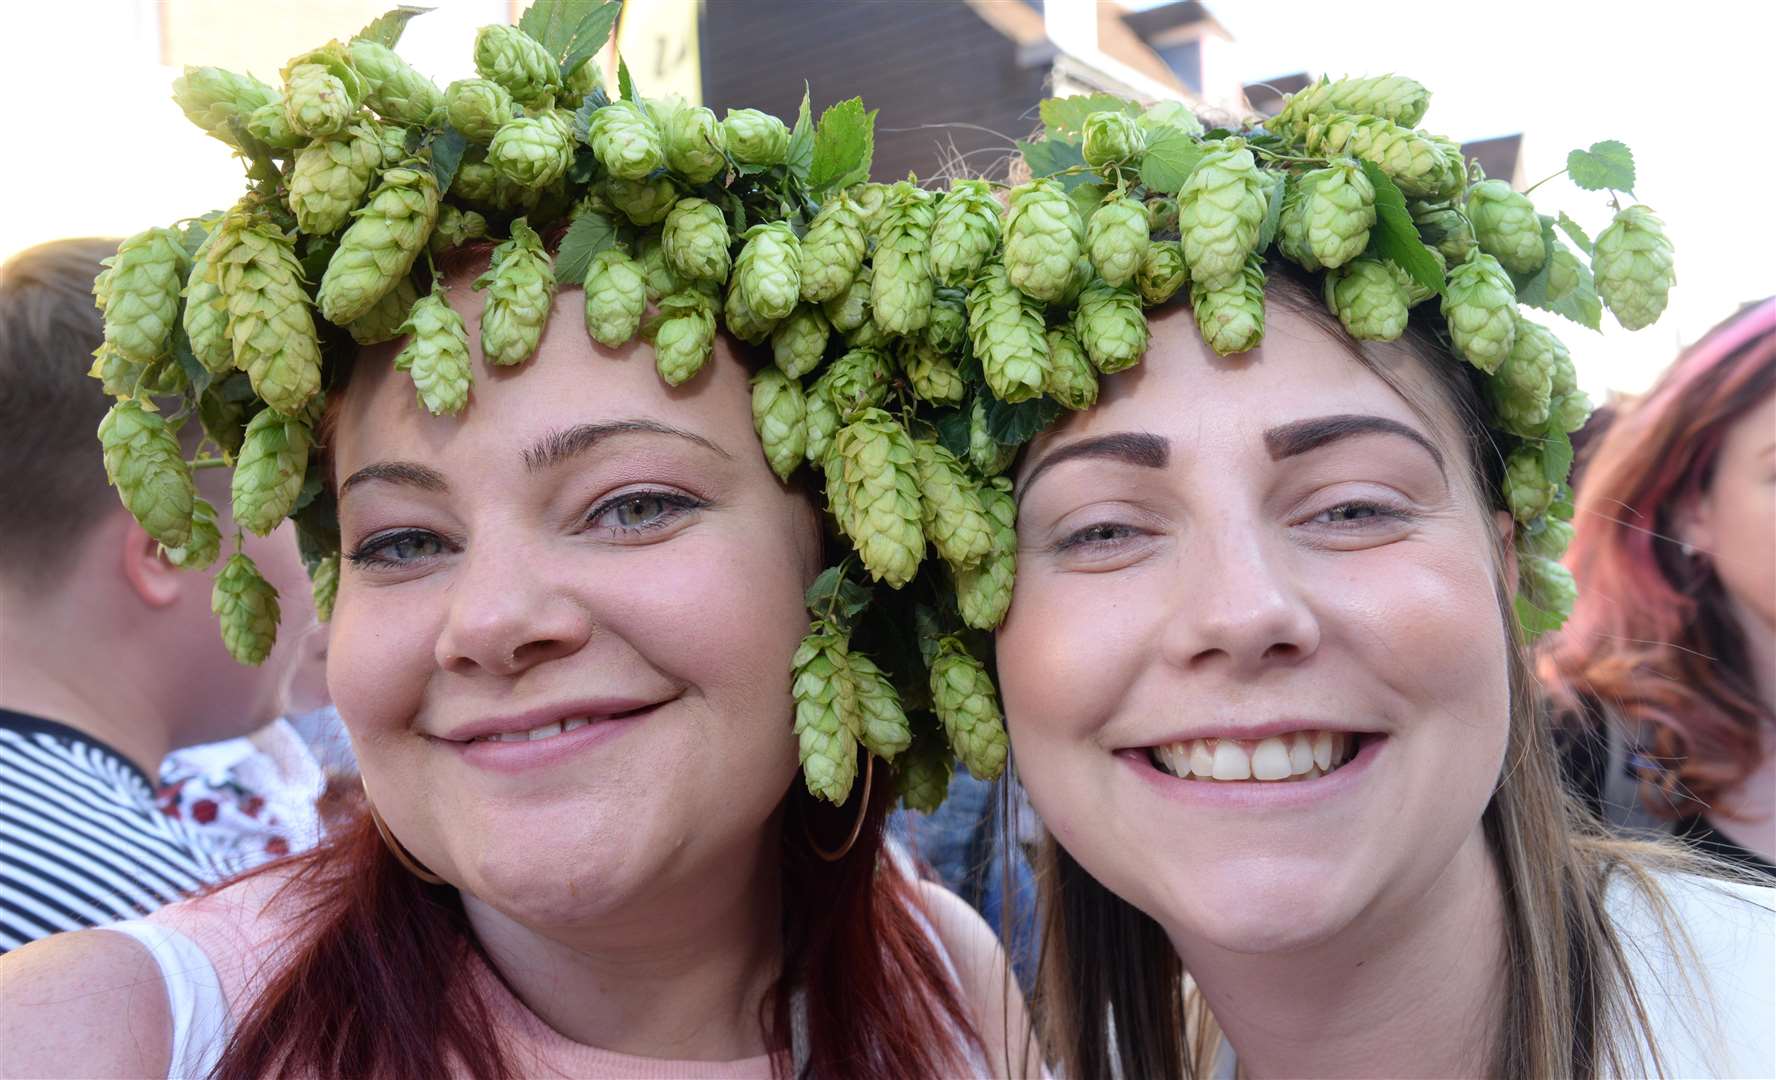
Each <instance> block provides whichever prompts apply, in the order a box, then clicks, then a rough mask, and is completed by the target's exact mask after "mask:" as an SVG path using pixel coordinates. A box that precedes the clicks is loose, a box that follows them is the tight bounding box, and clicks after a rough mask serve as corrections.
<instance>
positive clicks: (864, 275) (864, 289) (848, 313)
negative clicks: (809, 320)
mask: <svg viewBox="0 0 1776 1080" xmlns="http://www.w3.org/2000/svg"><path fill="white" fill-rule="evenodd" d="M874 276H875V271H874V269H873V268H872V267H870V266H868V265H864V266H862V267H860V268H858V271H857V274H856V276H855V277H853V278H852V279H851V284H849V285H847V286H845V289H844V291H843V292H841V293H839V294H838V295H837V296H835V297H832V298H831V299H829V300H826V301H824V302H823V303H822V304H821V310H822V311H824V312H826V317H827V319H828V320H829V321H830V322H831V323H832V324H833V329H834V330H837V331H839V332H840V333H842V334H846V333H850V332H851V331H853V330H855V329H857V328H858V327H860V326H863V325H864V324H866V323H869V322H870V321H871V320H870V282H871V280H872V279H873V278H874Z"/></svg>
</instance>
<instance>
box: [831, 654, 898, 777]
mask: <svg viewBox="0 0 1776 1080" xmlns="http://www.w3.org/2000/svg"><path fill="white" fill-rule="evenodd" d="M847 659H848V660H849V661H850V666H851V682H852V685H853V687H854V688H855V689H856V692H857V718H858V731H857V738H858V741H859V742H861V743H863V748H864V749H865V750H868V751H869V752H870V753H872V754H874V755H876V756H877V757H879V758H882V759H883V760H885V761H893V760H894V759H895V757H896V756H897V755H899V754H900V752H901V751H903V750H905V749H906V748H907V747H908V746H911V745H912V742H913V729H912V725H911V724H908V723H907V718H906V713H905V712H903V711H902V710H901V707H900V695H899V694H897V693H895V690H894V684H893V683H891V682H889V681H888V676H887V675H885V674H883V673H882V669H881V668H879V667H877V666H876V662H875V661H874V660H871V659H870V658H869V657H867V656H865V655H864V654H863V653H860V652H854V653H851V654H850V655H849V657H847Z"/></svg>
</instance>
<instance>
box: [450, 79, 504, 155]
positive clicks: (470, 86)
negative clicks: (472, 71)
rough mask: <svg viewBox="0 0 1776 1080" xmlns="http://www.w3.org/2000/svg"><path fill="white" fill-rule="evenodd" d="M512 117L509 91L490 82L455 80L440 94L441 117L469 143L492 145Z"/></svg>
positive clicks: (484, 80)
mask: <svg viewBox="0 0 1776 1080" xmlns="http://www.w3.org/2000/svg"><path fill="white" fill-rule="evenodd" d="M513 113H514V106H513V104H512V93H511V91H509V90H507V89H506V88H505V87H503V86H501V85H500V84H499V83H496V82H494V81H493V80H491V79H458V80H457V81H456V82H453V83H451V84H450V85H449V86H448V87H447V88H446V89H445V90H444V115H445V116H447V117H448V118H449V119H450V126H451V127H453V128H455V129H456V130H458V131H460V132H462V133H463V137H464V138H466V139H468V140H469V141H470V142H474V143H483V144H485V143H490V142H492V141H493V137H494V135H495V134H496V133H497V132H498V131H499V129H500V127H501V126H502V125H504V124H505V123H506V122H507V121H508V120H510V119H512V116H513Z"/></svg>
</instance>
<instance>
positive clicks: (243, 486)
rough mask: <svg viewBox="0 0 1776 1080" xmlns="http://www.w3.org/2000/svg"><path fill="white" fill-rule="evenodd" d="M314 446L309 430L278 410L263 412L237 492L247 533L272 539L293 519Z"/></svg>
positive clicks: (253, 424) (254, 424)
mask: <svg viewBox="0 0 1776 1080" xmlns="http://www.w3.org/2000/svg"><path fill="white" fill-rule="evenodd" d="M313 445H314V437H313V436H312V435H311V434H310V433H309V430H308V425H307V424H305V423H303V422H302V421H300V420H294V419H291V418H290V417H288V416H285V415H283V414H282V413H280V412H278V411H277V410H276V409H261V410H260V411H259V413H258V414H257V415H255V416H254V417H253V419H252V420H250V421H248V423H247V434H246V439H245V440H244V441H243V442H242V443H241V450H240V459H239V460H238V461H237V462H236V463H235V466H234V487H233V492H232V496H233V504H234V520H235V522H236V523H237V524H239V525H240V527H241V528H243V529H246V530H247V531H248V532H250V533H254V534H257V535H259V536H269V535H271V533H272V531H273V530H275V529H276V528H277V527H278V525H279V524H281V523H282V522H283V520H284V518H286V517H288V516H289V515H290V511H292V510H294V509H295V508H296V497H297V496H298V495H300V494H301V493H302V477H303V474H304V473H305V472H306V471H307V469H308V451H309V448H310V447H311V446H313Z"/></svg>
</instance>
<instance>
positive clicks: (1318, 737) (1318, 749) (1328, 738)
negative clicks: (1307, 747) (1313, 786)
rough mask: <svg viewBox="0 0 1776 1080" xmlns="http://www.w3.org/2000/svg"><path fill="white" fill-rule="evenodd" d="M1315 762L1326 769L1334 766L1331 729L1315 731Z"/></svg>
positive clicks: (1322, 768)
mask: <svg viewBox="0 0 1776 1080" xmlns="http://www.w3.org/2000/svg"><path fill="white" fill-rule="evenodd" d="M1314 764H1315V765H1318V766H1319V767H1320V769H1321V770H1322V771H1323V770H1326V769H1330V768H1331V767H1332V733H1331V732H1330V731H1316V732H1314Z"/></svg>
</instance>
